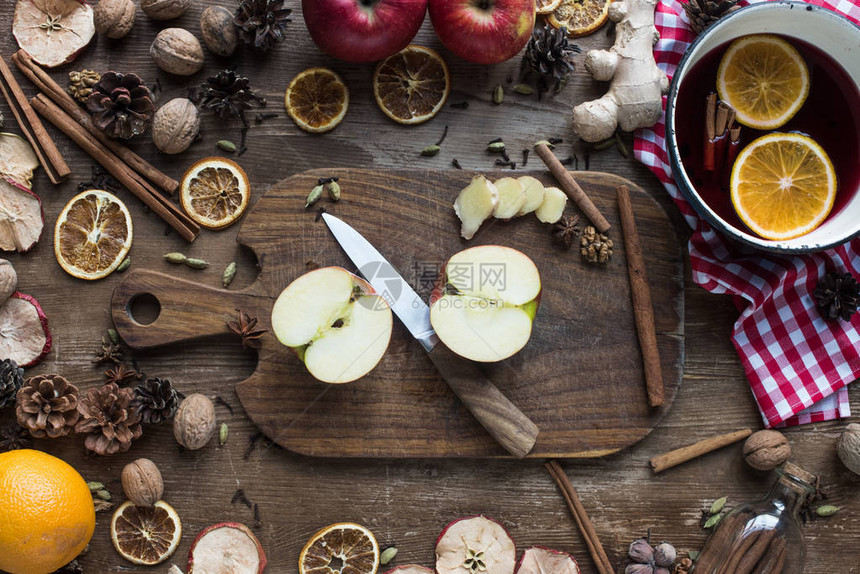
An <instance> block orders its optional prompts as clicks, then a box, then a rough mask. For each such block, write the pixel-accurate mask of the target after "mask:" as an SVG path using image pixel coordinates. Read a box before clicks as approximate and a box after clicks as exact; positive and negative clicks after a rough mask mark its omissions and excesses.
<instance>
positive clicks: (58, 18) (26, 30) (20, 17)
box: [12, 0, 96, 68]
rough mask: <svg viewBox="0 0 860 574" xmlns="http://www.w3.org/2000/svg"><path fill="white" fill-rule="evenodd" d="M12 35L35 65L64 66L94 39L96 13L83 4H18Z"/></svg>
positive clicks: (22, 0)
mask: <svg viewBox="0 0 860 574" xmlns="http://www.w3.org/2000/svg"><path fill="white" fill-rule="evenodd" d="M12 33H13V34H14V35H15V39H16V40H17V41H18V45H19V46H20V47H21V49H22V50H24V51H25V52H27V53H28V54H30V56H31V57H32V58H33V59H34V60H35V61H36V62H38V63H39V64H41V65H43V66H47V67H48V68H54V67H57V66H61V65H63V64H67V63H69V62H71V61H72V60H74V59H75V57H76V56H77V55H78V54H79V53H80V52H81V50H83V49H84V48H86V47H87V44H89V43H90V40H92V39H93V36H94V35H95V33H96V26H95V22H94V21H93V9H92V8H91V7H90V5H89V4H88V3H87V2H82V1H81V0H18V4H17V5H16V6H15V16H14V17H13V19H12Z"/></svg>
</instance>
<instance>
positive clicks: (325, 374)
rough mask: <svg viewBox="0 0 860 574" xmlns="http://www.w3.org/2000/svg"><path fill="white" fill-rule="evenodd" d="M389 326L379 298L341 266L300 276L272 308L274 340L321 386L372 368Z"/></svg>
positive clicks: (387, 313)
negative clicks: (299, 362)
mask: <svg viewBox="0 0 860 574" xmlns="http://www.w3.org/2000/svg"><path fill="white" fill-rule="evenodd" d="M393 323H394V320H393V318H392V315H391V309H390V308H389V306H388V303H387V302H386V301H385V299H383V298H382V297H380V296H379V295H377V294H375V292H374V291H373V288H372V287H371V286H370V284H369V283H367V282H366V281H365V280H364V279H361V278H360V277H357V276H355V275H353V274H352V273H350V272H349V271H347V270H346V269H343V268H341V267H323V268H322V269H316V270H314V271H310V272H308V273H305V274H304V275H302V276H301V277H299V278H298V279H296V280H295V281H293V282H292V283H290V284H289V285H288V286H287V288H286V289H284V290H283V291H282V292H281V294H280V295H279V296H278V299H277V301H275V305H274V307H273V308H272V331H273V332H274V334H275V336H276V337H277V338H278V340H279V341H280V342H281V343H283V344H284V345H286V346H287V347H290V348H291V349H293V350H294V351H296V353H297V354H298V356H299V358H301V359H302V360H303V361H304V363H305V366H306V367H307V369H308V371H309V372H310V374H311V375H313V376H314V378H316V379H318V380H320V381H322V382H324V383H349V382H352V381H354V380H356V379H359V378H361V377H363V376H364V375H366V374H367V373H369V372H370V371H371V370H373V368H374V367H375V366H376V365H377V364H378V363H379V361H380V360H382V356H383V355H384V354H385V351H386V350H387V349H388V342H389V341H390V339H391V329H392V326H393Z"/></svg>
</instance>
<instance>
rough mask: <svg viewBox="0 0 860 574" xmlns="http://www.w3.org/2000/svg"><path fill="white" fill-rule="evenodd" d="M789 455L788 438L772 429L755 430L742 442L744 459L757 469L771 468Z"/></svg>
mask: <svg viewBox="0 0 860 574" xmlns="http://www.w3.org/2000/svg"><path fill="white" fill-rule="evenodd" d="M790 456H791V446H790V445H789V444H788V439H787V438H785V436H784V435H783V434H782V433H780V432H777V431H774V430H762V431H758V432H755V433H753V434H751V435H750V436H749V438H748V439H747V440H746V442H745V443H744V460H746V462H747V464H748V465H750V466H751V467H753V468H755V469H757V470H773V469H775V468H776V467H778V466H780V465H781V464H782V463H784V462H785V461H787V460H788V457H790Z"/></svg>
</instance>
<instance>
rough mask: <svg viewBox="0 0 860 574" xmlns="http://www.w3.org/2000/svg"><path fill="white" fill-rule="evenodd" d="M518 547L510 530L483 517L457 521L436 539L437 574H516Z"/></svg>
mask: <svg viewBox="0 0 860 574" xmlns="http://www.w3.org/2000/svg"><path fill="white" fill-rule="evenodd" d="M516 561H517V547H516V545H515V544H514V541H513V539H512V538H511V537H510V535H509V534H508V532H507V530H505V528H504V527H503V526H502V525H501V524H499V523H498V522H496V521H495V520H491V519H489V518H486V517H484V516H472V517H470V518H461V519H460V520H455V521H454V522H452V523H451V524H449V525H448V526H446V527H445V530H443V531H442V534H440V535H439V539H438V540H436V572H438V574H464V570H465V572H467V573H470V574H478V573H479V572H488V573H489V572H492V574H513V572H514V566H515V565H516Z"/></svg>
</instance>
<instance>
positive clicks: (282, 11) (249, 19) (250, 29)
mask: <svg viewBox="0 0 860 574" xmlns="http://www.w3.org/2000/svg"><path fill="white" fill-rule="evenodd" d="M291 13H292V10H290V9H289V8H284V0H244V1H243V2H242V3H241V4H239V7H238V8H237V9H236V15H235V16H234V17H233V23H234V24H235V25H236V26H238V27H239V36H240V37H241V38H242V40H244V42H245V43H246V44H250V45H252V46H254V47H255V48H257V49H260V50H264V51H265V50H268V49H269V48H271V47H272V46H273V45H274V44H275V42H280V41H282V40H283V39H284V38H285V37H286V36H285V31H286V29H287V22H291V21H292V20H290V18H289V15H290V14H291Z"/></svg>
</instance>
